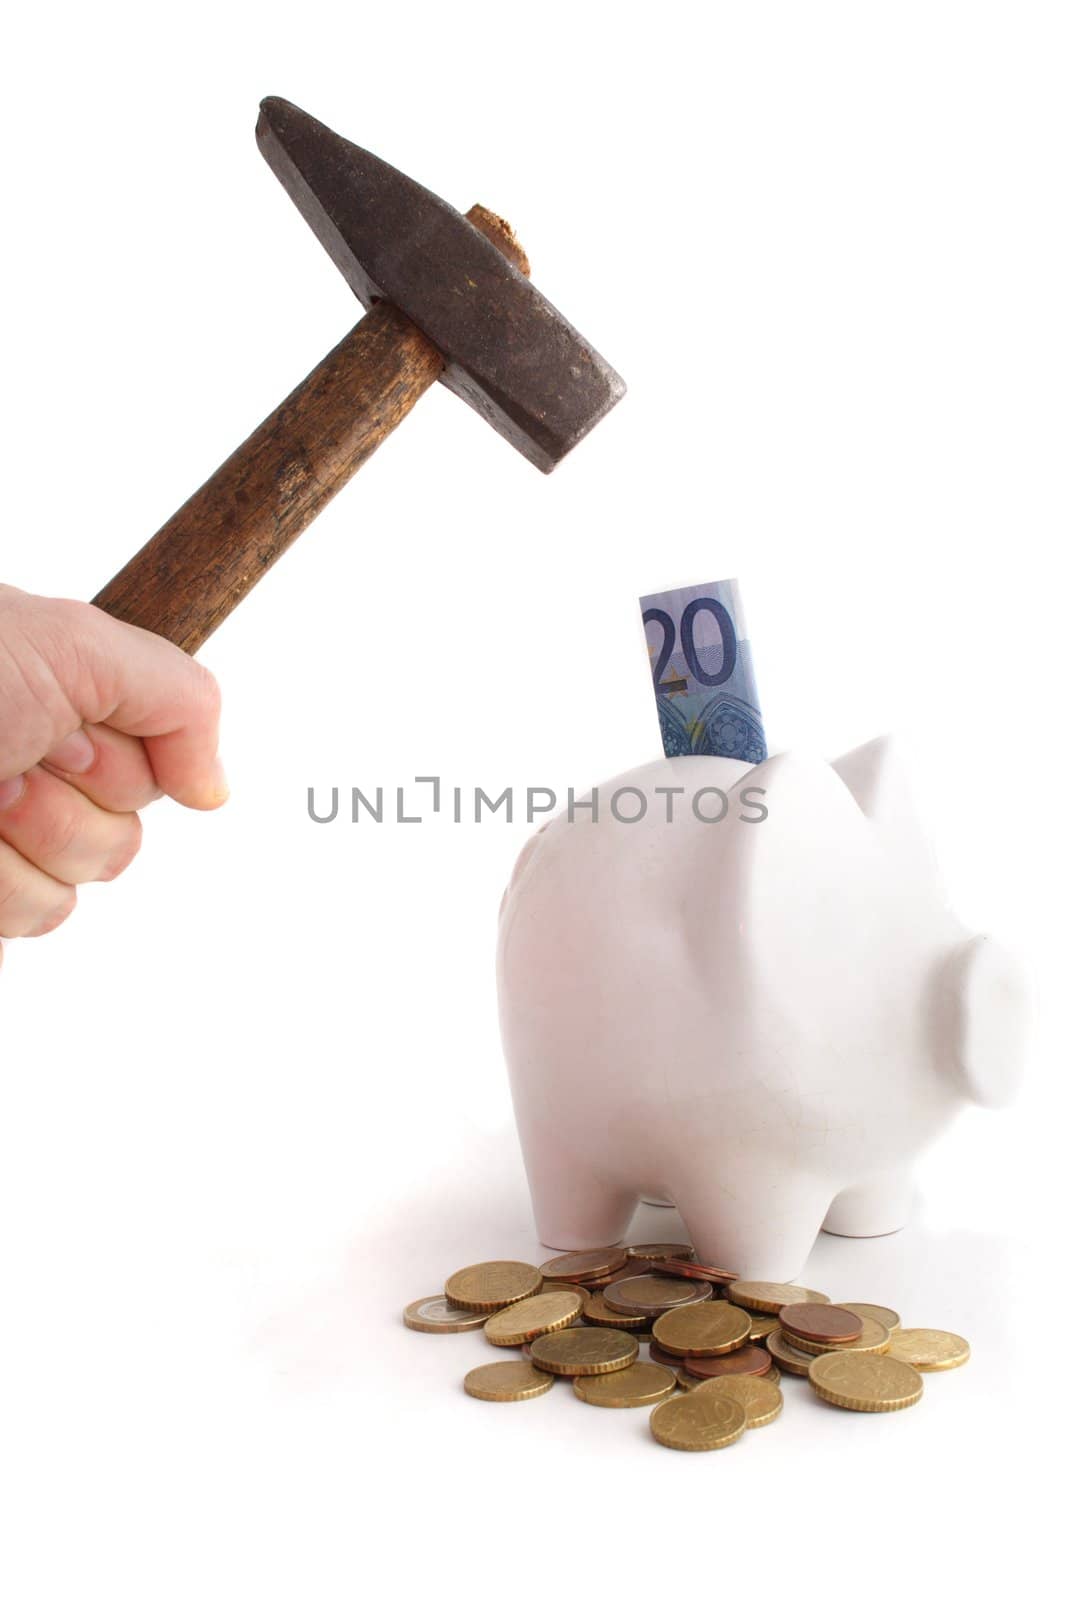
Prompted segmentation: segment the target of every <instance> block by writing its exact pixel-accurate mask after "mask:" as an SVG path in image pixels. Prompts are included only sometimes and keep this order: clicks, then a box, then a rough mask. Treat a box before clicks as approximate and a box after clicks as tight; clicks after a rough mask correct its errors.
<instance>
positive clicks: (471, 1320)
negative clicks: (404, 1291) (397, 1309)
mask: <svg viewBox="0 0 1067 1600" xmlns="http://www.w3.org/2000/svg"><path fill="white" fill-rule="evenodd" d="M488 1315H489V1313H488V1311H463V1310H461V1309H460V1307H459V1306H450V1305H449V1303H448V1301H447V1300H446V1299H445V1297H444V1295H443V1294H430V1295H424V1296H423V1298H422V1299H421V1300H413V1301H412V1302H411V1304H410V1305H409V1306H405V1307H404V1326H405V1327H406V1328H414V1329H415V1332H416V1333H469V1332H470V1330H471V1329H472V1328H480V1327H482V1325H483V1324H484V1322H485V1319H486V1317H488Z"/></svg>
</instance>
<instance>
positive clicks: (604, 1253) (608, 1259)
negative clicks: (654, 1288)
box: [541, 1245, 628, 1283]
mask: <svg viewBox="0 0 1067 1600" xmlns="http://www.w3.org/2000/svg"><path fill="white" fill-rule="evenodd" d="M627 1260H628V1257H627V1254H626V1251H625V1250H624V1249H621V1248H620V1247H619V1246H618V1245H606V1246H605V1247H604V1249H602V1250H569V1251H568V1252H567V1254H566V1255H562V1256H553V1257H552V1260H551V1261H546V1262H545V1263H544V1265H543V1266H542V1267H541V1276H542V1277H543V1278H551V1279H553V1280H554V1281H557V1280H558V1281H560V1282H566V1281H567V1280H570V1281H572V1282H574V1283H588V1282H589V1280H590V1278H601V1277H603V1276H604V1275H605V1274H606V1273H609V1272H617V1271H618V1269H619V1268H620V1267H624V1266H625V1265H626V1262H627Z"/></svg>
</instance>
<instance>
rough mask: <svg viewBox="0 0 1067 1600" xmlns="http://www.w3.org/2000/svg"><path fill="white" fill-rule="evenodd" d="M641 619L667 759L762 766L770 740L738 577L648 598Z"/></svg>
mask: <svg viewBox="0 0 1067 1600" xmlns="http://www.w3.org/2000/svg"><path fill="white" fill-rule="evenodd" d="M641 618H642V621H643V622H644V625H645V642H646V644H647V646H648V656H649V662H650V664H651V667H652V685H653V688H654V689H655V692H656V705H657V708H658V710H659V727H660V735H661V737H662V739H663V751H664V754H665V755H668V756H732V757H733V758H734V759H735V760H737V761H763V760H764V759H765V758H766V755H767V742H766V740H765V739H764V736H763V717H762V715H761V713H760V705H759V696H758V694H757V693H756V676H755V673H754V672H753V670H752V650H751V646H750V644H749V639H748V629H747V628H746V626H745V614H744V611H743V609H742V606H741V592H740V590H739V588H738V585H737V580H736V579H735V578H723V579H720V580H719V581H718V582H715V583H695V584H693V585H692V586H691V587H690V588H688V589H667V590H665V591H664V592H663V593H662V594H646V595H644V596H643V597H642V600H641Z"/></svg>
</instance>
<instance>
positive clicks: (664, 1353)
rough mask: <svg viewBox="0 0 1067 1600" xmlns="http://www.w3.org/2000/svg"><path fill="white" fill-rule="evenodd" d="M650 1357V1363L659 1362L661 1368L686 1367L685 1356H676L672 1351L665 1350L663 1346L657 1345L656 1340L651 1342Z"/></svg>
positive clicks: (649, 1346)
mask: <svg viewBox="0 0 1067 1600" xmlns="http://www.w3.org/2000/svg"><path fill="white" fill-rule="evenodd" d="M648 1356H649V1360H650V1361H658V1362H659V1364H660V1366H661V1367H681V1366H684V1365H685V1357H684V1356H676V1355H674V1354H673V1352H672V1351H670V1350H664V1348H663V1346H662V1345H661V1344H657V1343H656V1341H655V1339H650V1340H649V1344H648Z"/></svg>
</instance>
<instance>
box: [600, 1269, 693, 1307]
mask: <svg viewBox="0 0 1067 1600" xmlns="http://www.w3.org/2000/svg"><path fill="white" fill-rule="evenodd" d="M710 1297H711V1284H710V1283H679V1282H678V1281H677V1280H676V1279H674V1278H656V1277H653V1275H652V1274H651V1273H642V1274H641V1276H640V1277H637V1278H623V1280H622V1281H621V1282H620V1283H613V1284H611V1285H610V1286H609V1287H608V1288H607V1289H605V1290H604V1303H605V1305H608V1306H610V1307H611V1309H612V1310H613V1311H626V1312H629V1313H630V1314H631V1315H634V1314H641V1315H644V1316H646V1317H655V1316H658V1315H659V1313H660V1312H661V1311H668V1310H669V1309H670V1308H671V1306H691V1305H696V1304H697V1303H698V1302H699V1301H703V1300H707V1299H709V1298H710Z"/></svg>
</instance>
